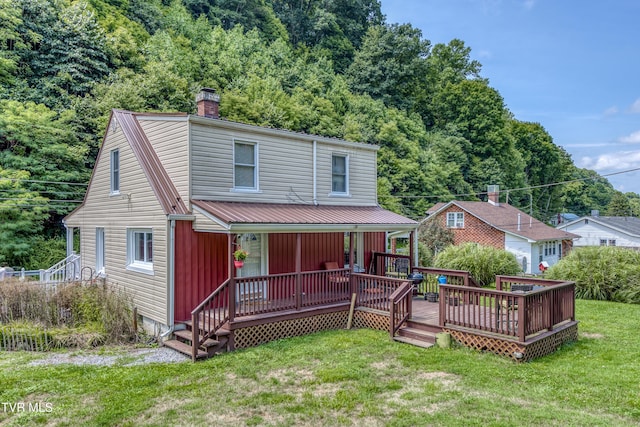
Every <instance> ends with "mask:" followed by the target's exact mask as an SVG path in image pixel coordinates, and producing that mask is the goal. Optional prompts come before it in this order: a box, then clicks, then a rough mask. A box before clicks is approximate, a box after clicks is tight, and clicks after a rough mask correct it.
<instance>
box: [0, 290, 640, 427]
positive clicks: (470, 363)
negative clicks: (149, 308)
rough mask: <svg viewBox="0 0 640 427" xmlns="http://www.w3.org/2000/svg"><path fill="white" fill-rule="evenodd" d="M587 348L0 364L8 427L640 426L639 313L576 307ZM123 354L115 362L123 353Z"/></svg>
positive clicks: (324, 343) (311, 342)
mask: <svg viewBox="0 0 640 427" xmlns="http://www.w3.org/2000/svg"><path fill="white" fill-rule="evenodd" d="M577 317H578V320H580V322H581V323H580V326H579V330H580V340H579V341H578V342H576V343H574V344H570V345H566V346H564V347H563V348H561V349H560V350H559V351H558V352H556V353H554V354H553V355H550V356H547V357H544V358H541V359H538V360H536V361H533V362H530V363H525V364H516V363H513V362H511V361H509V360H507V359H504V358H500V357H498V356H494V355H491V354H484V353H479V352H474V351H471V350H468V349H464V348H455V349H439V348H431V349H428V350H424V349H421V348H417V347H412V346H408V345H404V344H399V343H395V342H393V341H390V340H389V338H388V335H387V334H385V333H383V332H378V331H371V330H354V331H330V332H325V333H319V334H315V335H311V336H306V337H299V338H293V339H288V340H281V341H277V342H273V343H270V344H267V345H263V346H260V347H257V348H252V349H247V350H240V351H237V352H234V353H229V354H225V355H222V356H219V357H215V358H213V359H210V360H207V361H204V362H199V363H195V364H193V363H190V362H187V363H181V364H152V365H145V366H130V367H127V366H122V364H116V365H114V366H111V367H96V366H71V365H59V366H45V367H41V366H29V365H28V362H29V361H31V360H34V359H37V358H41V357H43V355H42V354H34V353H0V384H1V385H2V387H1V388H0V402H51V403H52V405H53V412H51V413H40V414H37V413H28V412H23V413H11V412H3V410H2V406H0V424H1V425H34V424H36V425H37V424H43V425H45V424H46V425H70V426H75V425H124V426H129V425H130V426H137V425H223V426H224V425H229V426H238V425H247V426H262V425H284V426H293V425H296V426H297V425H309V426H316V425H345V426H349V425H356V426H362V425H367V426H369V425H374V426H375V425H389V426H415V425H446V426H469V425H489V426H511V425H518V426H540V425H544V426H556V425H557V426H591V425H593V426H620V425H622V426H624V425H640V387H638V384H640V363H638V354H640V342H638V339H637V325H638V322H637V319H639V318H640V306H638V305H625V304H619V303H611V302H599V301H577ZM116 353H117V351H116Z"/></svg>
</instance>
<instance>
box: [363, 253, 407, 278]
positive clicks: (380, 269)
mask: <svg viewBox="0 0 640 427" xmlns="http://www.w3.org/2000/svg"><path fill="white" fill-rule="evenodd" d="M368 273H369V274H373V275H376V276H392V277H407V275H408V274H409V273H411V257H410V256H409V255H400V254H389V253H386V252H372V253H371V264H370V265H369V271H368Z"/></svg>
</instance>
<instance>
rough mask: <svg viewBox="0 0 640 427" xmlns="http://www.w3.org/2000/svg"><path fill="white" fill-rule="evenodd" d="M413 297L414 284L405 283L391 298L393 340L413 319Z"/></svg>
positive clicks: (391, 331)
mask: <svg viewBox="0 0 640 427" xmlns="http://www.w3.org/2000/svg"><path fill="white" fill-rule="evenodd" d="M412 297H413V284H412V283H411V282H409V281H405V282H404V283H403V284H402V285H400V287H399V288H398V289H396V290H395V291H394V292H393V293H392V294H391V296H389V301H390V303H391V304H390V309H391V312H390V316H389V317H390V322H389V333H390V334H391V338H392V339H393V337H394V336H395V335H396V333H397V332H398V330H399V329H400V328H401V327H402V325H404V324H405V323H406V322H407V320H408V319H410V318H411V307H412V304H411V299H412Z"/></svg>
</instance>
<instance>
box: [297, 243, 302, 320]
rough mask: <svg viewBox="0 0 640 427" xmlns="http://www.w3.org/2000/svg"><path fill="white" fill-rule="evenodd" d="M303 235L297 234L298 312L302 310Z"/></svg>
mask: <svg viewBox="0 0 640 427" xmlns="http://www.w3.org/2000/svg"><path fill="white" fill-rule="evenodd" d="M300 270H302V234H301V233H297V234H296V310H300V309H301V308H302V275H301V271H300Z"/></svg>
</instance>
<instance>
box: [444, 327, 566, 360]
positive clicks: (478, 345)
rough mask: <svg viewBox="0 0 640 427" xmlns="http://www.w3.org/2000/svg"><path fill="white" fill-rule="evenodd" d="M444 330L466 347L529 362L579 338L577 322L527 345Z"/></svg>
mask: <svg viewBox="0 0 640 427" xmlns="http://www.w3.org/2000/svg"><path fill="white" fill-rule="evenodd" d="M444 331H445V332H448V333H450V334H451V336H452V337H453V338H454V339H455V340H456V341H458V342H459V343H460V344H462V345H464V346H465V347H470V348H474V349H476V350H480V351H489V352H492V353H495V354H497V355H500V356H506V357H508V358H510V359H513V360H515V361H517V362H528V361H530V360H533V359H536V358H538V357H542V356H546V355H547V354H551V353H553V352H554V351H556V350H557V349H558V347H560V346H561V345H562V344H564V343H567V342H571V341H576V340H577V339H578V324H577V323H575V324H572V325H569V326H566V327H565V328H563V329H560V330H558V331H557V332H556V333H554V334H552V335H549V336H546V337H544V338H541V339H539V340H537V341H534V342H531V343H529V344H526V345H525V344H522V343H517V342H513V341H507V340H503V339H500V338H495V337H487V336H482V335H476V334H474V333H471V332H468V331H458V330H454V329H449V328H444Z"/></svg>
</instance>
